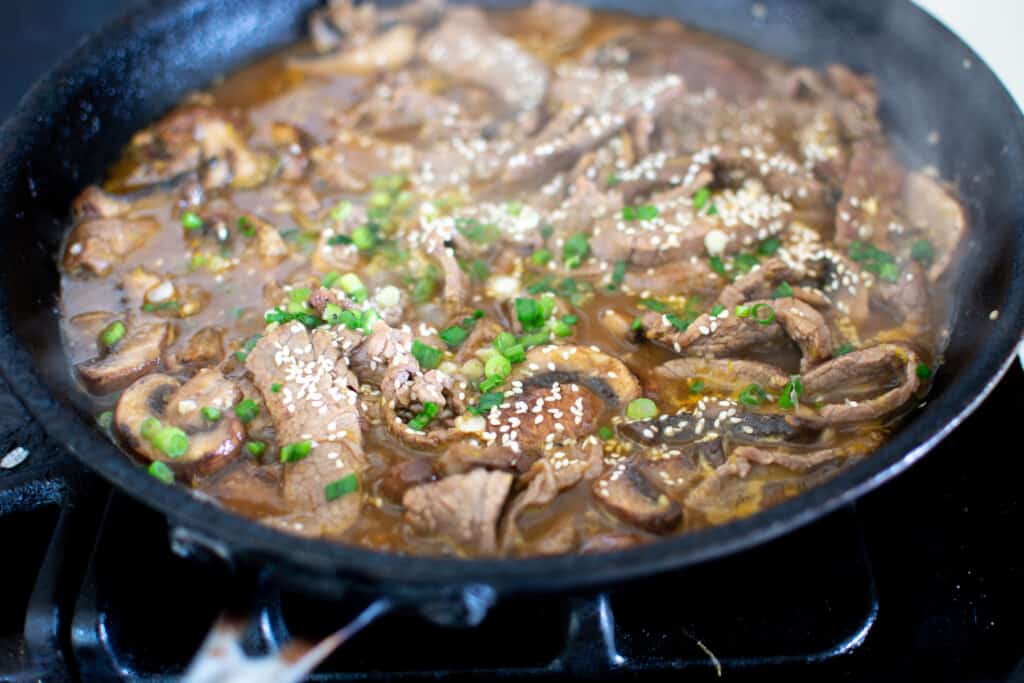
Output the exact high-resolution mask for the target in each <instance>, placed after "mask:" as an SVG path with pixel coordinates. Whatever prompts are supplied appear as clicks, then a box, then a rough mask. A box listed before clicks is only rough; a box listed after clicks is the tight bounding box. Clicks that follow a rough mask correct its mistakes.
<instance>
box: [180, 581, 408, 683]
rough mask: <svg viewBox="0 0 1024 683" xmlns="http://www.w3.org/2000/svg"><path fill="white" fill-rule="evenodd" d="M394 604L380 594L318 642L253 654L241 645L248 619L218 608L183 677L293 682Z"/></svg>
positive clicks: (190, 681) (193, 681) (230, 682)
mask: <svg viewBox="0 0 1024 683" xmlns="http://www.w3.org/2000/svg"><path fill="white" fill-rule="evenodd" d="M393 606H394V605H393V603H392V602H391V601H390V600H388V599H387V598H379V599H377V600H376V601H374V602H372V603H370V605H369V606H367V607H366V608H365V609H363V611H362V612H360V613H359V614H358V615H357V616H356V617H355V618H354V619H352V621H350V622H349V623H348V624H346V625H345V626H342V627H341V628H339V629H338V630H337V631H335V632H334V633H332V634H330V635H329V636H327V637H326V638H324V639H323V640H321V641H320V642H318V643H312V642H309V641H306V640H302V639H293V640H289V641H287V642H285V643H284V644H282V645H281V646H279V647H277V648H275V649H274V650H273V651H271V652H269V653H267V654H259V655H254V656H250V655H248V654H247V653H246V652H245V650H244V648H243V646H242V642H243V639H244V636H245V633H246V632H247V630H248V629H249V619H248V618H246V617H239V616H237V615H234V614H232V613H230V612H222V613H221V614H220V616H218V617H217V620H216V621H215V622H214V623H213V626H212V627H211V628H210V632H209V633H208V634H207V636H206V639H205V640H204V641H203V644H202V645H201V646H200V648H199V652H197V653H196V655H195V657H193V659H192V662H191V663H190V664H189V666H188V669H186V670H185V674H184V676H183V677H182V679H181V680H182V683H298V682H299V681H301V680H303V679H304V678H306V676H308V675H309V674H310V673H312V671H313V669H315V668H316V667H317V665H319V664H320V662H322V661H323V660H324V659H326V658H327V656H328V655H330V654H331V653H332V652H334V651H335V650H336V649H337V648H338V647H339V646H340V645H341V644H342V643H344V642H345V641H347V640H348V639H349V638H351V637H352V636H354V635H355V634H356V633H358V632H359V631H361V630H362V629H363V628H364V627H366V626H368V625H370V624H371V623H373V622H374V621H375V620H377V619H378V618H379V617H381V616H383V615H384V614H387V613H388V612H389V611H391V609H392V607H393Z"/></svg>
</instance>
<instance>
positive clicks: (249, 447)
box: [245, 441, 267, 458]
mask: <svg viewBox="0 0 1024 683" xmlns="http://www.w3.org/2000/svg"><path fill="white" fill-rule="evenodd" d="M245 450H246V451H248V452H249V455H251V456H252V457H254V458H258V457H260V456H261V455H263V452H264V451H266V450H267V444H265V443H264V442H262V441H246V442H245Z"/></svg>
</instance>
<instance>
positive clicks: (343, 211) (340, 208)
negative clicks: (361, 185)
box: [331, 199, 352, 223]
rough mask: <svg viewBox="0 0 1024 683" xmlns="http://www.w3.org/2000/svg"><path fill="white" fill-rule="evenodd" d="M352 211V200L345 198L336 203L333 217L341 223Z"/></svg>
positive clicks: (332, 213)
mask: <svg viewBox="0 0 1024 683" xmlns="http://www.w3.org/2000/svg"><path fill="white" fill-rule="evenodd" d="M350 213H352V202H350V201H349V200H347V199H343V200H341V201H340V202H338V203H337V204H335V205H334V208H332V209H331V219H332V220H334V221H335V222H339V223H340V222H341V221H343V220H345V219H346V218H347V217H348V215H349V214H350Z"/></svg>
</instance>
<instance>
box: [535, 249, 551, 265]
mask: <svg viewBox="0 0 1024 683" xmlns="http://www.w3.org/2000/svg"><path fill="white" fill-rule="evenodd" d="M552 256H553V254H552V253H551V250H550V249H538V250H537V251H535V252H533V253H532V254H530V261H531V262H532V263H533V265H535V266H546V265H547V264H548V262H549V261H551V258H552Z"/></svg>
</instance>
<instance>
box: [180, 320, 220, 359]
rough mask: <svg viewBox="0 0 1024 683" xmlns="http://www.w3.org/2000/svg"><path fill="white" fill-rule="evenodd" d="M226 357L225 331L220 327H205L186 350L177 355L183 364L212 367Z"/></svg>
mask: <svg viewBox="0 0 1024 683" xmlns="http://www.w3.org/2000/svg"><path fill="white" fill-rule="evenodd" d="M223 357H224V330H222V329H221V328H219V327H203V328H201V329H199V330H197V331H196V333H195V334H193V335H192V336H191V337H189V338H188V342H186V343H185V348H183V349H182V350H181V351H179V352H178V354H177V359H178V361H179V362H181V363H190V364H195V365H212V364H214V363H218V362H220V360H221V359H222V358H223Z"/></svg>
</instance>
